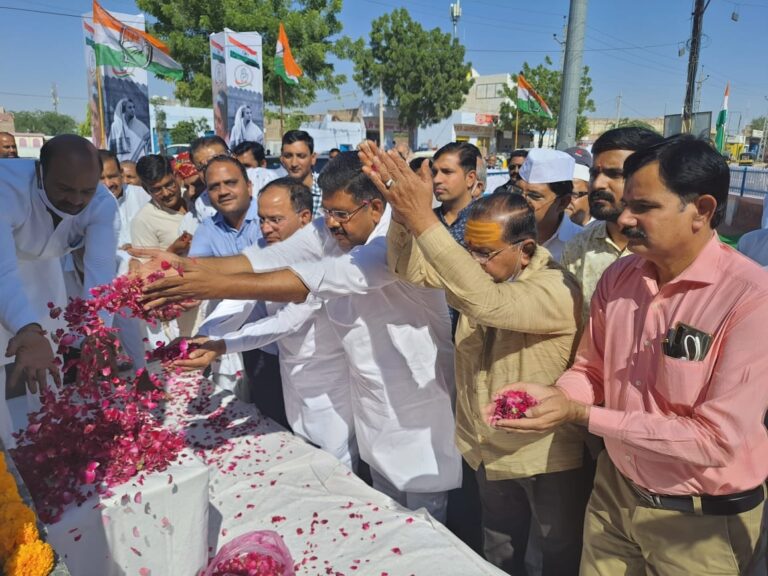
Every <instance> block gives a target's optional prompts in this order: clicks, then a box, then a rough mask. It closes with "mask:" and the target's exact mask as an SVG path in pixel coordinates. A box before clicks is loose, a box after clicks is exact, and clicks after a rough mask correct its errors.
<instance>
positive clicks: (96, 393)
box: [13, 272, 184, 523]
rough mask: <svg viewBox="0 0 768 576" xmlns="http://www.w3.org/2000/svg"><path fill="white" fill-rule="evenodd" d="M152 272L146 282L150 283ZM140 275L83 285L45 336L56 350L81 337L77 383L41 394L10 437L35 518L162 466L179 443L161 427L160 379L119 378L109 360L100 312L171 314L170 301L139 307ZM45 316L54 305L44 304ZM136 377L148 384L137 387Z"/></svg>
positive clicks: (151, 317)
mask: <svg viewBox="0 0 768 576" xmlns="http://www.w3.org/2000/svg"><path fill="white" fill-rule="evenodd" d="M162 275H163V273H162V272H158V273H156V274H154V275H152V277H150V278H148V279H147V281H149V282H152V281H154V280H156V279H158V278H160V277H162ZM143 286H144V280H142V279H141V278H138V277H128V276H121V277H118V278H116V279H115V280H114V281H113V282H112V283H111V284H107V285H103V286H98V287H96V288H94V289H92V290H91V294H92V298H90V299H88V300H83V299H80V298H75V299H72V300H70V303H69V305H68V306H67V308H66V309H65V310H64V312H63V314H64V319H65V320H66V322H67V330H64V329H59V330H57V331H56V333H55V334H52V335H51V337H52V339H53V341H54V343H56V344H57V345H58V350H57V352H58V354H65V353H66V352H67V351H69V348H70V347H71V346H72V345H74V344H75V343H77V342H78V341H81V346H80V350H81V353H80V355H79V358H77V359H75V360H72V361H71V364H70V365H69V366H66V367H65V368H72V367H74V368H76V369H77V371H78V381H77V382H76V383H75V384H72V385H66V386H64V387H62V388H61V389H60V390H58V391H54V390H52V389H51V388H49V389H48V390H46V391H44V392H43V393H42V394H41V400H42V408H41V409H40V410H39V411H38V412H37V413H34V414H31V415H30V416H29V426H28V428H27V429H26V430H24V431H22V432H20V433H19V434H18V435H17V437H16V438H17V448H15V449H14V450H13V458H14V460H15V462H16V463H17V465H18V468H19V470H20V472H21V474H22V476H23V477H24V480H25V482H26V484H27V486H28V487H29V490H30V493H31V494H32V498H33V499H34V501H35V505H36V507H37V510H38V513H39V515H40V518H41V519H42V520H43V521H44V522H46V523H53V522H56V521H58V520H59V519H60V517H61V514H62V513H63V511H64V509H65V508H66V507H67V506H68V505H69V504H71V503H73V502H74V503H77V504H78V505H80V504H82V503H83V502H85V501H86V500H87V499H88V498H89V497H91V496H92V495H93V494H94V493H99V494H104V495H109V494H110V488H111V487H113V486H116V485H118V484H122V483H124V482H126V481H127V480H129V479H130V478H132V477H134V476H136V475H137V474H138V473H140V472H144V473H149V472H153V471H160V470H164V469H166V468H167V467H168V465H169V464H170V463H172V462H173V461H174V460H176V458H177V456H178V454H179V452H180V451H181V449H182V448H183V447H184V437H183V436H182V435H180V434H178V433H176V432H171V431H169V430H167V429H165V428H164V427H163V425H162V419H161V417H160V416H159V415H158V414H157V411H156V409H157V408H158V407H160V406H161V405H162V404H163V403H164V402H165V399H166V395H165V392H164V391H163V385H162V382H161V381H160V379H159V378H158V377H157V376H155V375H152V374H145V373H144V371H143V370H140V371H138V372H137V373H136V374H135V375H133V376H126V377H123V376H121V375H119V374H117V373H116V371H115V370H114V368H113V366H114V365H116V362H115V361H116V360H121V358H120V356H119V354H118V350H117V339H116V332H117V331H116V329H114V328H112V327H109V326H106V325H105V324H104V322H103V320H102V318H101V317H100V315H102V316H103V315H104V314H105V313H106V314H108V315H112V314H121V315H123V316H126V315H130V316H133V317H136V318H141V319H143V320H145V321H147V322H150V323H154V322H156V321H157V319H159V318H163V319H168V318H170V317H172V316H174V315H176V316H178V312H177V311H176V309H175V308H173V307H170V306H169V307H167V308H166V309H160V310H156V311H147V310H145V309H144V308H143V306H142V303H141V300H140V299H141V296H142V288H143ZM48 306H49V308H50V314H51V317H54V318H55V317H58V316H59V315H60V314H61V313H62V310H61V309H60V308H57V307H56V306H54V304H52V303H50V304H49V305H48ZM140 377H143V379H145V380H149V382H150V383H151V385H150V386H149V390H146V389H144V388H142V389H139V387H138V386H137V381H138V380H139V378H140Z"/></svg>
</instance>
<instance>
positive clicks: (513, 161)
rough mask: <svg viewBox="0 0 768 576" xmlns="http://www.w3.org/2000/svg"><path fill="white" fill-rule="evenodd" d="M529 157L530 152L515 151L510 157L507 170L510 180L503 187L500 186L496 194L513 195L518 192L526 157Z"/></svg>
mask: <svg viewBox="0 0 768 576" xmlns="http://www.w3.org/2000/svg"><path fill="white" fill-rule="evenodd" d="M527 156H528V150H523V149H520V150H515V151H514V152H512V153H511V154H510V155H509V163H508V165H507V170H509V180H507V181H506V182H504V184H502V185H501V186H498V187H497V188H496V190H494V192H507V193H509V194H512V193H514V192H516V191H517V187H518V183H519V181H520V168H522V166H523V162H525V159H526V157H527Z"/></svg>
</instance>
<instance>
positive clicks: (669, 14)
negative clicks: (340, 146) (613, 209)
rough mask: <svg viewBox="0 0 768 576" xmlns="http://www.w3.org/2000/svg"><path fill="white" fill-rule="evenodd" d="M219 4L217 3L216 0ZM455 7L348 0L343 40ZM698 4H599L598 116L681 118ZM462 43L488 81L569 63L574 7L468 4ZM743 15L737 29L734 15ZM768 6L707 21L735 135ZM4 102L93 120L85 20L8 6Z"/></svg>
mask: <svg viewBox="0 0 768 576" xmlns="http://www.w3.org/2000/svg"><path fill="white" fill-rule="evenodd" d="M211 1H212V2H215V1H216V0H211ZM450 3H451V0H411V1H397V0H345V2H344V8H343V11H342V15H341V20H342V22H343V24H344V31H343V33H344V34H347V35H349V36H351V37H353V38H358V37H360V36H363V37H367V35H368V33H369V32H370V28H371V25H370V23H371V20H373V19H374V18H376V17H378V16H380V15H381V14H384V13H386V12H389V11H391V10H392V9H394V8H397V7H404V8H406V9H408V11H409V12H410V14H411V17H412V18H414V19H415V20H417V21H419V22H420V23H421V24H422V25H423V26H424V27H426V28H434V27H440V28H442V29H443V30H445V31H450V30H451V23H450V20H449V16H448V10H449V5H450ZM0 5H2V6H11V7H19V8H24V9H29V10H40V11H54V12H65V13H68V14H72V15H77V14H81V13H83V12H86V11H88V10H89V9H90V5H91V3H90V1H88V0H24V1H23V2H21V1H19V0H4V1H2V2H0ZM102 5H103V6H104V7H105V8H106V9H108V10H113V11H118V12H128V13H136V12H138V10H137V8H136V6H135V4H134V2H133V0H103V2H102ZM692 7H693V0H644V1H642V2H639V1H629V0H589V6H588V13H587V33H586V52H585V55H584V63H585V64H586V65H588V66H589V67H590V72H591V76H592V83H593V87H594V92H593V94H592V97H593V99H594V101H595V103H596V105H597V111H596V112H595V113H594V114H592V115H593V116H598V117H613V116H615V115H616V102H617V96H618V95H619V93H621V96H622V108H621V115H622V116H630V117H650V116H660V115H663V114H664V113H665V112H666V113H678V112H680V110H681V108H682V102H683V98H684V95H685V78H686V70H687V63H688V61H687V55H686V56H684V57H679V56H678V49H679V47H680V46H681V45H683V44H684V43H685V41H686V40H687V39H688V36H689V35H690V28H691V11H692ZM462 9H463V16H462V19H461V21H460V24H459V37H460V39H461V41H462V42H463V43H464V45H465V46H466V48H467V59H468V60H469V61H471V62H472V65H473V66H474V67H475V69H477V70H478V72H480V73H481V74H495V73H502V72H511V73H514V72H517V71H519V69H520V66H521V65H522V63H523V62H525V61H527V62H528V63H529V64H531V65H536V64H538V63H540V62H542V61H543V60H544V58H545V56H547V55H549V56H550V58H552V60H553V62H554V63H555V65H559V64H560V61H561V60H560V58H561V51H560V45H559V44H558V42H557V41H556V40H555V39H554V38H553V34H557V36H558V37H559V38H561V39H562V37H563V29H564V23H565V17H566V16H567V13H568V1H567V0H541V1H540V2H536V3H533V2H522V1H520V0H464V1H463V2H462ZM734 10H736V11H737V12H738V15H739V19H738V21H737V22H734V21H733V20H732V19H731V13H732V12H733V11H734ZM766 23H768V0H749V1H748V2H738V3H735V2H730V1H727V0H711V3H710V5H709V7H708V9H707V12H706V14H705V18H704V33H705V38H704V42H703V48H702V51H701V59H700V63H701V65H703V68H704V69H703V75H700V78H701V77H706V76H709V77H708V78H707V79H706V80H705V81H704V83H703V85H702V92H701V110H712V111H713V112H715V113H716V112H717V111H718V110H719V108H720V105H721V102H722V97H723V92H724V90H725V84H726V82H727V81H730V82H731V96H730V106H729V108H730V110H731V114H730V116H731V124H730V129H731V131H735V130H736V127H737V125H738V121H739V118H740V117H741V125H742V126H743V125H744V124H745V123H746V122H747V121H748V119H750V118H752V117H755V116H759V115H762V114H765V113H766V112H768V100H766V98H765V97H766V96H768V65H766V57H765V50H764V43H765V25H766ZM0 24H1V25H2V30H3V33H2V34H0V54H2V55H3V57H2V58H1V59H0V105H2V106H4V107H5V108H6V109H9V110H35V109H52V105H51V98H50V91H51V83H52V82H55V83H56V84H57V87H58V93H59V98H60V102H59V110H60V111H62V112H65V113H67V114H71V115H72V116H74V117H75V118H77V119H78V120H81V119H82V118H83V117H84V116H85V97H86V84H85V63H84V56H83V48H82V45H83V38H82V33H81V28H80V24H79V21H78V19H77V18H75V17H66V16H54V15H48V14H38V13H29V12H20V11H15V10H6V9H0ZM336 65H337V67H338V69H339V70H340V71H342V72H344V73H346V74H347V76H348V77H349V78H350V81H349V82H348V83H347V84H346V85H343V86H340V94H339V96H333V95H331V94H327V93H320V94H318V98H317V102H316V103H315V104H314V105H313V106H312V107H311V111H313V112H314V111H320V110H324V109H327V108H335V107H340V106H350V105H355V104H356V103H358V102H359V101H360V100H361V99H363V98H364V95H363V93H362V91H361V90H360V89H359V87H357V86H356V85H355V84H354V82H352V81H351V76H352V65H351V63H350V62H336ZM150 94H161V95H170V94H171V87H170V85H169V84H167V83H165V82H163V81H161V80H155V79H151V80H150Z"/></svg>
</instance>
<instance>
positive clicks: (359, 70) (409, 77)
mask: <svg viewBox="0 0 768 576" xmlns="http://www.w3.org/2000/svg"><path fill="white" fill-rule="evenodd" d="M352 60H353V61H354V64H355V73H354V79H355V81H356V82H357V83H358V84H359V85H360V87H361V88H362V89H363V92H365V94H366V95H368V96H371V95H372V94H373V93H374V91H376V90H378V88H379V84H380V83H381V86H382V89H383V91H384V95H385V96H386V98H387V102H388V103H389V104H391V105H394V106H396V107H397V109H398V111H399V113H400V122H401V123H402V124H403V125H405V126H407V127H408V128H409V129H411V130H412V129H414V128H416V127H417V126H426V125H428V124H434V123H435V122H439V121H440V120H443V119H445V118H447V117H448V116H450V115H451V112H453V111H454V110H457V109H458V108H460V107H461V105H462V104H463V102H464V97H465V96H466V95H467V93H468V92H469V89H470V88H471V87H472V79H471V77H470V72H471V65H470V64H469V63H465V62H464V47H463V46H462V45H461V44H460V43H459V42H458V40H453V39H451V35H450V34H445V33H443V32H442V31H441V30H440V29H439V28H435V29H433V30H428V31H427V30H424V28H422V27H421V25H420V24H419V23H418V22H414V21H413V20H412V19H411V17H410V16H409V15H408V11H407V10H405V9H404V8H399V9H397V10H394V11H393V12H392V13H391V14H384V15H383V16H381V17H380V18H377V19H376V20H374V21H373V22H371V33H370V38H369V42H368V46H365V44H364V42H363V40H362V39H360V40H358V41H357V42H356V43H355V45H354V47H353V50H352Z"/></svg>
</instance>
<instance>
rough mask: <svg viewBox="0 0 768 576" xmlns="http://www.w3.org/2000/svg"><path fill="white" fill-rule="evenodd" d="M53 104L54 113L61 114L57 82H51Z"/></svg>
mask: <svg viewBox="0 0 768 576" xmlns="http://www.w3.org/2000/svg"><path fill="white" fill-rule="evenodd" d="M51 102H52V103H53V111H54V112H56V113H57V114H58V113H59V92H58V90H57V89H56V82H51Z"/></svg>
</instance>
